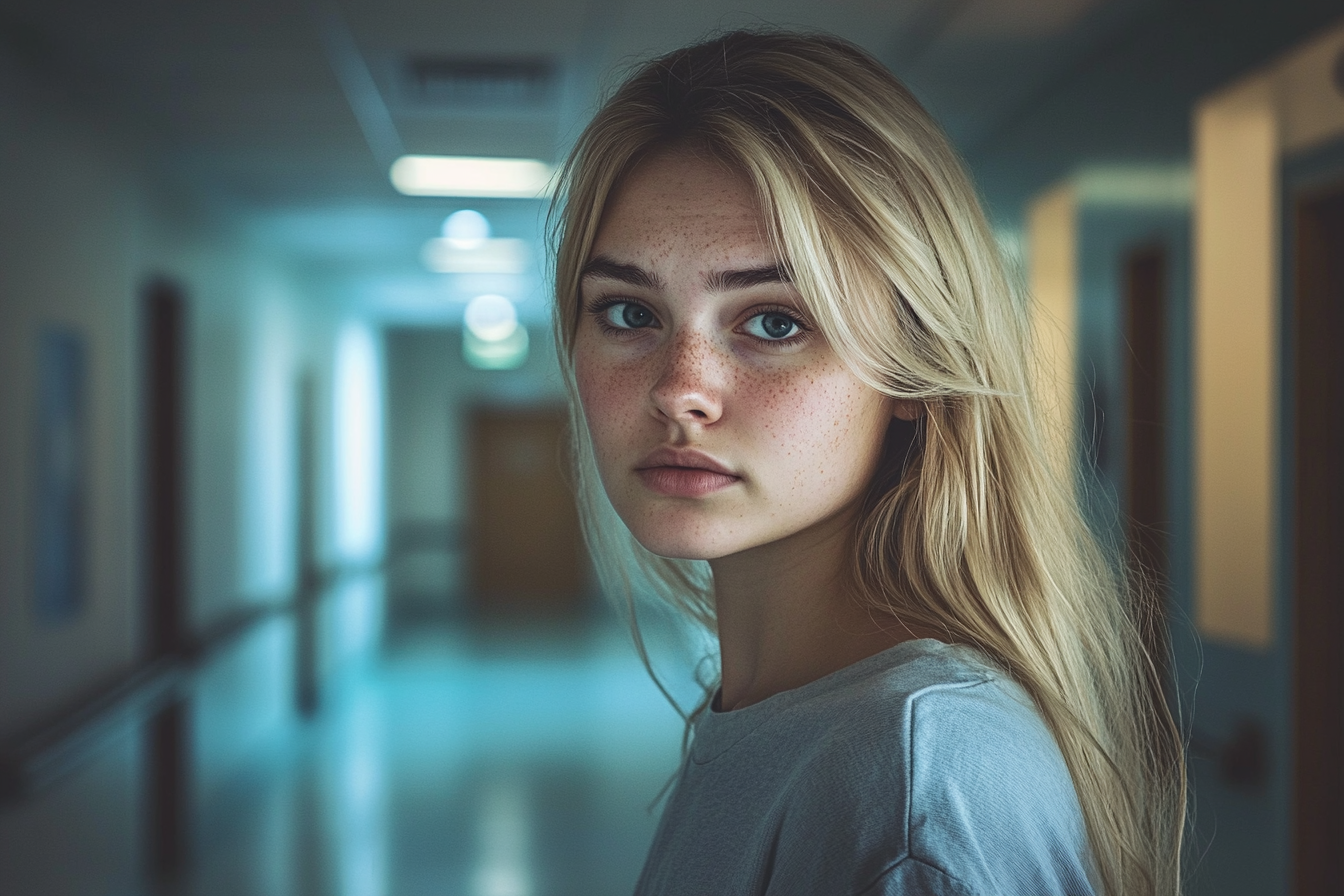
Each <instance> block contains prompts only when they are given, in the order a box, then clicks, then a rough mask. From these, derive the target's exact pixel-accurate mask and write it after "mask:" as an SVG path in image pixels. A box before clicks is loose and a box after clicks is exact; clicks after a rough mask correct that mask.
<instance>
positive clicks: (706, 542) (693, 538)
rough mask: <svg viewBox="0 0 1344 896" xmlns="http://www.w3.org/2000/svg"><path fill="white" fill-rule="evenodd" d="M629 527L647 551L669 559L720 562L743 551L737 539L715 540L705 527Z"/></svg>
mask: <svg viewBox="0 0 1344 896" xmlns="http://www.w3.org/2000/svg"><path fill="white" fill-rule="evenodd" d="M626 525H627V526H629V528H630V534H631V535H633V536H634V537H635V541H637V542H639V543H640V545H641V546H642V547H643V548H644V549H645V550H646V551H648V552H649V553H651V554H657V555H658V556H659V557H664V558H666V559H668V560H717V559H718V558H720V557H726V556H728V555H729V554H735V553H737V552H738V551H739V550H741V546H740V545H739V544H737V543H736V542H737V539H732V540H730V539H727V538H721V537H715V535H716V533H706V532H704V531H703V528H704V527H703V526H701V527H697V526H695V525H694V524H690V525H686V524H680V525H677V524H673V525H658V526H650V525H647V524H645V525H634V526H631V525H630V524H629V522H627V523H626ZM697 528H700V529H701V531H699V532H697V531H696V529H697Z"/></svg>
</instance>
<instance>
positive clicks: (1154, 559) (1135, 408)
mask: <svg viewBox="0 0 1344 896" xmlns="http://www.w3.org/2000/svg"><path fill="white" fill-rule="evenodd" d="M1168 268H1169V262H1168V258H1167V248H1166V246H1165V245H1163V244H1161V243H1145V244H1142V245H1139V246H1137V247H1135V248H1133V249H1131V250H1130V251H1129V252H1128V253H1126V255H1125V257H1124V260H1123V275H1122V277H1123V301H1124V315H1125V344H1126V346H1127V351H1125V352H1124V367H1125V370H1124V376H1125V390H1124V391H1125V476H1124V481H1125V495H1124V508H1125V536H1126V543H1127V545H1128V548H1129V555H1130V563H1131V564H1132V565H1133V566H1134V567H1135V568H1137V569H1140V570H1142V571H1143V573H1144V574H1145V576H1146V579H1147V581H1148V582H1149V583H1150V586H1151V588H1152V589H1153V595H1152V596H1153V601H1154V605H1153V606H1146V607H1143V608H1141V610H1142V612H1140V614H1139V618H1140V621H1141V623H1142V626H1143V638H1144V646H1145V647H1146V648H1147V650H1148V655H1149V656H1150V657H1152V658H1153V660H1154V661H1155V662H1157V663H1159V665H1160V666H1162V665H1165V659H1166V657H1167V653H1168V647H1167V642H1168V635H1167V627H1166V626H1167V620H1166V607H1165V603H1166V589H1167V583H1168V581H1169V580H1170V572H1169V559H1170V547H1169V537H1170V530H1171V514H1170V512H1169V507H1168V500H1167V495H1168V486H1167V422H1166V421H1167V388H1168V384H1167V312H1168V308H1167V283H1168ZM1165 671H1168V672H1169V671H1170V670H1165Z"/></svg>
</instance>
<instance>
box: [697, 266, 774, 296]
mask: <svg viewBox="0 0 1344 896" xmlns="http://www.w3.org/2000/svg"><path fill="white" fill-rule="evenodd" d="M705 281H706V285H708V286H709V288H710V289H712V290H713V291H715V292H728V291H729V290H733V289H750V288H751V287H753V286H760V285H762V284H765V283H792V282H793V278H792V277H790V276H789V274H788V272H787V271H785V270H784V268H783V267H782V266H780V265H777V264H767V265H763V266H761V267H759V268H744V269H743V270H740V271H715V272H714V273H712V274H710V275H709V276H708V277H706V278H705Z"/></svg>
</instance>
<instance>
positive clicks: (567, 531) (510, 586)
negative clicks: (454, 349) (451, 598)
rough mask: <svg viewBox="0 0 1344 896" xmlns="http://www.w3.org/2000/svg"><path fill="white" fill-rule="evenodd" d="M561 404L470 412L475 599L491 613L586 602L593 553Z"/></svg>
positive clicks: (554, 609)
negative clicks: (578, 502)
mask: <svg viewBox="0 0 1344 896" xmlns="http://www.w3.org/2000/svg"><path fill="white" fill-rule="evenodd" d="M566 429H567V415H566V413H565V411H564V410H563V409H562V408H550V407H545V408H478V409H477V410H476V411H474V412H473V413H472V414H471V416H470V440H471V442H470V444H471V466H470V468H469V470H470V476H471V478H470V487H469V489H468V491H469V494H470V507H471V521H472V522H471V534H470V538H469V545H470V546H469V567H468V568H469V576H470V579H469V582H470V587H469V590H470V601H471V602H472V604H473V609H474V610H475V611H476V612H477V613H478V614H479V615H483V616H487V617H494V616H527V617H535V616H540V617H545V618H562V617H566V616H575V615H578V614H580V613H581V612H582V611H583V609H584V603H585V598H586V593H587V590H588V589H587V582H588V560H587V553H586V551H585V550H584V545H583V534H582V532H581V531H580V529H579V518H578V511H577V509H576V507H575V503H574V494H573V491H572V489H571V488H570V485H569V482H568V481H567V477H566V474H565V470H564V466H563V464H564V460H563V459H564V456H565V450H564V446H565V439H566Z"/></svg>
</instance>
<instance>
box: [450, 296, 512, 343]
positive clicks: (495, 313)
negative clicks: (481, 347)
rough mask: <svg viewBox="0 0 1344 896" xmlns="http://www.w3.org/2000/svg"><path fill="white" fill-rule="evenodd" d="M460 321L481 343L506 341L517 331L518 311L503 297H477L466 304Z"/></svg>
mask: <svg viewBox="0 0 1344 896" xmlns="http://www.w3.org/2000/svg"><path fill="white" fill-rule="evenodd" d="M462 319H463V321H464V322H465V323H466V325H467V329H468V330H469V331H470V332H471V334H472V335H473V336H475V337H476V338H477V339H480V340H481V341H482V342H499V341H501V340H503V339H508V338H509V337H510V336H511V335H513V331H514V330H516V329H518V311H517V310H516V309H515V308H514V307H513V303H512V302H510V301H509V300H508V299H506V298H504V297H503V296H496V295H484V296H477V297H476V298H474V299H472V300H471V301H470V302H469V303H468V304H467V310H466V311H465V312H463V315H462Z"/></svg>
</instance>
